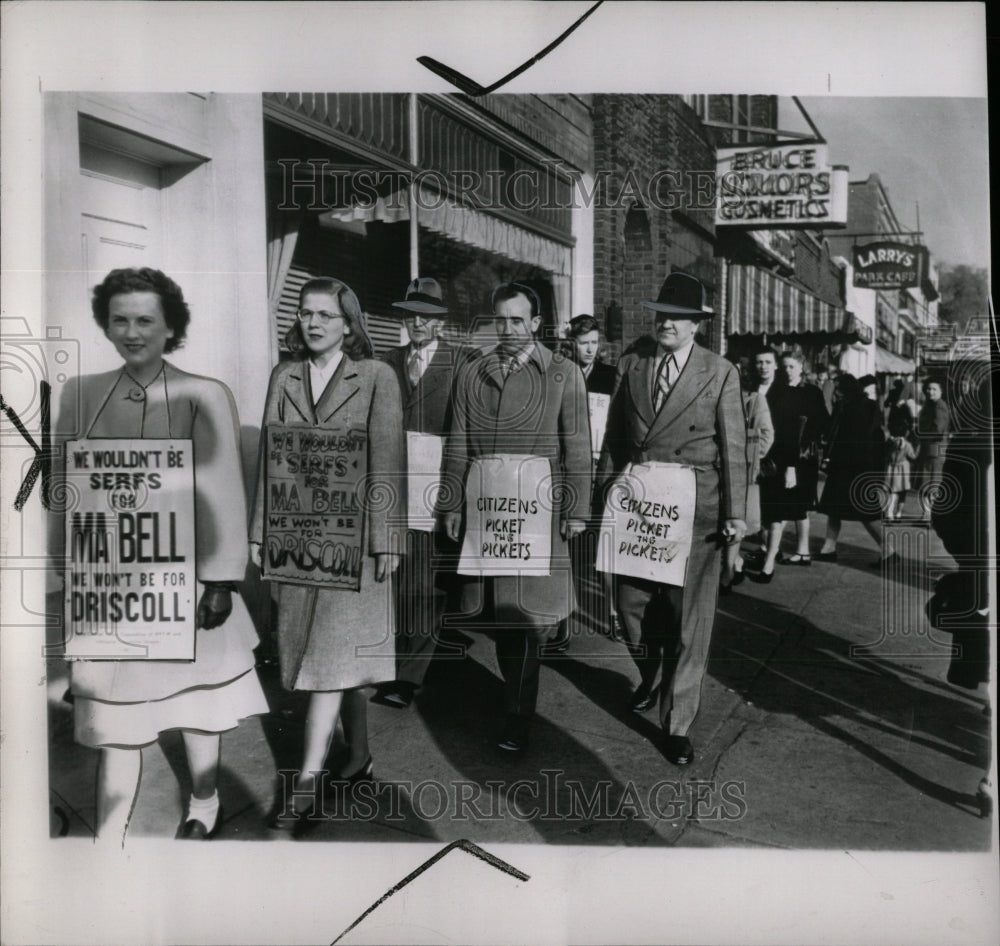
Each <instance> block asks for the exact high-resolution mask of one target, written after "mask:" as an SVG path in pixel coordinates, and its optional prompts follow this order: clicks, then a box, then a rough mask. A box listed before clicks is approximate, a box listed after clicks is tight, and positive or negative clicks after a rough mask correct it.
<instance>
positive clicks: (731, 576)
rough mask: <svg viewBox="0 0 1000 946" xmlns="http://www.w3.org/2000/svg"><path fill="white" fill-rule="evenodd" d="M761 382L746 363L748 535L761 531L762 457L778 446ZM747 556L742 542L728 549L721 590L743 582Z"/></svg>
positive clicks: (743, 378)
mask: <svg viewBox="0 0 1000 946" xmlns="http://www.w3.org/2000/svg"><path fill="white" fill-rule="evenodd" d="M758 383H759V379H758V378H757V377H756V375H755V372H753V371H752V370H751V369H750V367H749V366H748V365H746V364H743V365H741V366H740V385H741V391H740V393H741V396H742V398H743V413H744V416H745V417H746V424H747V511H746V524H747V535H753V534H754V533H757V532H759V531H760V528H761V518H760V484H759V483H758V482H757V480H758V478H759V477H760V461H761V457H764V456H766V455H767V452H768V451H769V450H770V449H771V444H772V443H774V425H773V424H772V422H771V410H770V408H769V407H768V406H767V398H766V397H765V396H764V395H763V394H761V393H759V392H758V390H757V385H758ZM743 578H744V574H743V555H742V553H741V551H740V546H739V544H738V543H733V544H732V545H727V546H726V555H725V564H724V566H723V570H722V584H721V590H722V591H723V593H725V592H727V591H728V590H729V589H730V588H732V587H733V586H734V585H738V584H740V583H741V582H742V581H743Z"/></svg>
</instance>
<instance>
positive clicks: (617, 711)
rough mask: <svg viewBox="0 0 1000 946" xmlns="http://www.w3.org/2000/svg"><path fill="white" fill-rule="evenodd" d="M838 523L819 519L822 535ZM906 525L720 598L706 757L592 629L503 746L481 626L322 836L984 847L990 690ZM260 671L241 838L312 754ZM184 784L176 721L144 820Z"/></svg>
mask: <svg viewBox="0 0 1000 946" xmlns="http://www.w3.org/2000/svg"><path fill="white" fill-rule="evenodd" d="M823 523H824V520H823V518H822V517H814V523H813V533H814V535H815V536H819V535H820V534H821V530H822V527H823ZM889 532H890V539H889V541H890V542H891V543H893V544H894V546H895V547H896V548H898V549H899V551H900V552H901V553H902V555H903V559H902V561H901V562H900V563H899V564H898V565H897V567H895V568H894V570H893V572H892V573H891V574H889V575H886V576H883V575H882V574H881V572H880V570H879V569H876V568H872V567H870V566H871V563H872V562H874V561H875V560H876V558H877V552H876V550H875V548H874V546H873V544H872V542H871V540H870V539H869V538H868V536H867V535H866V534H865V533H864V531H863V530H862V529H861V527H860V526H859V525H858V524H856V523H845V525H844V529H843V533H842V536H841V545H840V556H839V560H838V561H837V562H836V563H820V562H815V563H814V564H813V565H812V566H811V567H808V568H804V567H796V566H791V565H778V566H777V569H776V576H775V579H774V581H773V582H772V583H771V584H769V585H757V584H754V583H752V582H750V581H745V582H744V583H743V584H741V585H740V586H739V587H738V588H737V589H735V590H734V592H733V593H732V594H729V595H727V596H725V597H722V598H720V607H719V615H718V620H717V624H716V630H715V637H714V640H713V646H712V659H711V663H710V665H709V673H708V676H707V678H706V681H705V688H704V694H703V700H702V709H701V713H700V715H699V717H698V720H697V723H696V725H695V728H694V730H693V731H692V733H691V738H692V741H693V742H694V745H695V749H696V753H697V756H696V759H695V762H694V763H693V764H692V765H690V766H687V767H685V768H683V769H678V768H676V767H674V766H672V765H671V764H670V763H668V762H667V761H666V760H665V759H664V758H663V756H662V755H661V753H660V750H659V738H658V736H659V733H658V727H657V725H656V714H655V712H653V713H650V714H648V715H645V716H638V715H636V714H634V713H631V712H629V711H628V710H627V709H626V708H625V707H626V705H627V701H628V698H629V695H630V693H631V691H632V688H633V685H634V683H635V682H636V681H637V679H638V677H637V675H636V673H635V670H634V668H633V665H632V662H631V659H630V658H629V656H628V655H627V653H626V652H625V649H624V646H623V645H621V644H617V643H614V642H612V641H610V640H608V639H606V638H604V637H602V636H596V635H595V636H587V637H585V638H584V637H576V638H574V640H573V642H572V644H571V646H570V651H569V653H568V654H567V655H565V656H564V657H559V658H551V659H549V660H547V661H546V663H545V666H544V667H543V669H542V679H541V696H540V700H539V707H538V717H537V719H536V721H535V724H534V727H533V730H532V742H531V746H530V748H529V750H528V752H526V753H525V754H524V755H523V757H520V758H515V759H511V758H510V757H509V756H507V755H504V754H502V753H501V752H500V750H498V749H496V748H495V742H496V737H497V727H498V724H499V721H500V714H499V708H498V707H499V701H500V679H499V674H498V671H497V667H496V662H495V659H494V656H493V645H492V643H491V641H489V640H488V639H486V638H485V637H483V636H481V635H478V634H476V635H469V636H468V638H467V640H468V649H467V655H466V656H465V658H464V659H441V660H438V661H436V662H435V664H434V666H433V667H432V668H431V671H430V674H429V676H428V680H427V685H426V686H425V687H424V688H423V690H421V691H420V692H419V693H418V694H417V697H416V699H415V701H414V704H413V706H411V707H410V708H409V709H408V710H395V709H390V708H388V707H383V706H379V705H375V704H370V706H369V730H370V736H371V746H372V752H373V755H374V761H375V774H376V777H377V779H378V783H377V785H376V787H375V789H374V790H373V791H372V792H370V793H368V792H367V791H362V792H361V793H359V794H356V795H355V796H354V797H353V799H345V798H343V797H342V795H340V794H336V793H331V794H330V795H329V796H328V798H327V805H326V813H327V815H328V816H329V817H328V818H327V819H326V820H324V821H322V822H321V823H320V824H319V825H318V827H317V828H316V830H315V831H314V832H313V833H311V834H310V835H309V840H310V841H312V840H316V841H336V840H350V841H379V840H389V841H406V840H413V841H428V840H438V841H443V842H447V841H451V840H455V839H458V838H470V839H473V840H475V841H477V842H482V843H485V842H499V841H503V842H527V843H553V844H589V845H593V844H609V845H640V846H641V845H680V846H690V847H714V846H734V845H743V846H758V847H759V846H764V847H777V848H839V849H845V848H847V849H886V850H913V851H946V850H947V851H951V850H956V851H982V850H988V849H989V845H990V839H991V822H990V820H989V819H983V818H980V817H979V813H978V807H977V804H976V799H975V792H976V787H977V784H978V782H979V779H980V777H981V775H982V774H983V771H984V769H985V768H986V767H987V764H988V760H989V752H990V739H991V720H990V718H989V717H988V716H987V715H986V713H985V711H984V710H985V706H986V699H985V687H984V688H982V689H981V691H980V692H973V691H968V690H963V689H961V688H959V687H955V686H952V685H950V684H948V683H947V682H946V681H945V674H946V672H947V668H948V650H947V645H948V644H950V637H948V636H947V635H940V634H937V633H936V632H929V630H928V626H927V623H926V621H925V619H924V618H923V605H924V603H925V602H926V600H927V597H928V596H929V594H930V582H931V579H932V578H933V577H934V575H935V574H938V573H940V572H941V571H943V570H947V569H950V568H952V567H953V563H952V562H951V560H950V559H949V558H948V557H947V555H945V554H944V552H943V550H942V549H941V547H940V545H939V543H938V542H937V539H936V537H935V536H934V535H933V533H932V532H929V531H928V530H927V529H926V528H920V527H917V526H904V525H894V526H892V527H890V530H889ZM790 533H791V529H789V537H790ZM818 548H819V544H818V541H817V540H816V539H814V540H813V550H814V551H815V550H816V549H818ZM889 628H891V631H892V633H884V632H883V629H889ZM261 676H262V680H263V681H264V684H265V689H266V691H267V694H268V699H269V702H270V706H271V712H270V714H269V715H268V716H266V717H263V718H260V719H253V720H249V721H247V722H245V723H244V724H243V725H242V726H241V727H240V728H239V729H237V730H235V731H233V732H230V733H227V734H225V735H224V736H223V755H222V764H223V770H222V775H221V780H220V792H221V796H222V802H223V805H224V809H225V822H224V825H223V829H222V831H221V833H220V835H219V837H220V838H223V839H227V840H237V839H246V840H265V839H271V838H274V837H276V835H275V834H274V833H273V832H270V831H268V830H267V828H266V827H265V825H264V821H265V817H266V814H267V812H268V810H269V809H270V807H271V805H272V803H273V800H274V798H275V790H276V784H277V776H276V772H277V770H278V769H281V768H287V769H291V768H294V767H295V766H296V765H297V764H298V760H299V751H300V746H301V731H302V725H303V714H304V707H305V700H304V698H303V697H302V695H300V694H289V693H286V692H284V691H283V690H282V689H281V687H280V683H279V682H278V679H277V674H276V672H275V671H274V670H273V669H272V670H262V672H261ZM65 689H66V673H65V667H64V666H63V665H62V663H61V662H59V661H53V662H52V663H51V665H50V678H49V705H50V712H49V721H50V773H51V775H50V798H51V803H52V813H53V817H52V825H53V828H52V830H53V834H55V835H60V834H69V835H71V836H85V835H87V834H89V833H90V831H91V826H92V824H93V815H94V773H95V766H96V761H97V753H96V752H94V751H92V750H88V749H84V748H82V747H80V746H77V745H76V744H75V743H74V742H73V739H72V707H71V706H70V705H68V704H67V703H65V702H64V701H63V699H62V697H63V694H64V692H65ZM342 750H343V747H342V746H339V745H338V746H335V747H334V750H333V752H332V753H331V758H330V765H331V768H335V767H336V766H337V764H338V757H340V758H342ZM187 790H188V786H187V776H186V766H185V763H184V757H183V751H182V749H181V745H180V737H179V735H178V734H176V733H171V734H166V735H164V736H163V737H161V739H160V742H159V744H158V745H156V746H153V747H151V748H150V749H147V750H144V760H143V781H142V788H141V791H140V796H139V801H138V804H137V808H136V811H135V814H134V817H133V821H132V827H131V829H130V833H131V834H132V835H134V836H158V837H171V836H172V835H173V833H174V831H175V830H176V828H177V825H178V823H179V821H180V818H181V814H182V808H181V804H182V802H181V799H182V797H184V796H185V795H186V792H187Z"/></svg>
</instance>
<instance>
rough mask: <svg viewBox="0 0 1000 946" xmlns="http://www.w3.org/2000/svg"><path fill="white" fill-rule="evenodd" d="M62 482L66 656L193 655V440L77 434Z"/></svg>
mask: <svg viewBox="0 0 1000 946" xmlns="http://www.w3.org/2000/svg"><path fill="white" fill-rule="evenodd" d="M65 490H66V497H67V506H68V508H67V512H66V592H65V615H66V628H67V634H66V640H65V655H66V657H68V658H71V659H82V658H86V659H90V660H122V659H127V660H193V659H194V656H195V652H194V649H195V625H196V619H197V607H198V586H197V581H196V575H195V566H196V562H195V517H194V457H193V452H192V444H191V441H190V440H152V439H148V440H147V439H135V440H117V439H96V438H88V439H85V440H71V441H69V442H68V443H67V444H66V481H65Z"/></svg>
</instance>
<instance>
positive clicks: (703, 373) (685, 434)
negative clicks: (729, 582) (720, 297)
mask: <svg viewBox="0 0 1000 946" xmlns="http://www.w3.org/2000/svg"><path fill="white" fill-rule="evenodd" d="M704 300H705V293H704V287H703V286H702V284H701V282H700V281H699V280H697V279H696V278H695V277H694V276H689V275H688V274H686V273H679V272H677V273H671V274H670V275H669V276H668V277H667V278H666V280H665V281H664V283H663V287H662V288H661V290H660V294H659V297H658V298H657V300H656V301H655V302H643V303H642V304H643V306H644V307H646V308H648V309H652V310H653V311H654V312H655V313H656V321H655V326H654V334H655V339H653V338H649V337H648V336H647V337H645V338H642V339H640V340H639V341H638V342H637V343H636V344H635V345H634V346H633V349H632V350H631V351H629V352H626V354H625V355H623V356H622V359H621V361H620V362H619V363H618V377H617V380H616V386H615V394H614V396H613V398H612V402H611V408H610V412H609V416H608V427H607V434H606V437H605V442H604V451H603V454H602V457H601V462H600V468H599V477H600V479H601V482H602V483H603V484H604V485H605V486H607V485H609V484H610V482H611V481H612V480H613V477H614V476H615V475H616V474H618V473H620V472H621V471H622V470H623V469H624V468H625V466H626V465H627V464H629V463H649V462H662V463H680V464H683V465H686V466H690V467H692V468H693V469H694V471H695V483H696V490H697V492H696V499H695V509H694V538H693V542H692V546H691V552H690V556H689V558H688V563H687V573H686V577H685V581H684V586H683V587H679V586H675V585H667V584H662V583H658V582H654V581H648V580H644V579H639V578H631V577H626V576H618V577H617V579H616V586H617V605H618V611H619V615H620V617H621V620H622V624H623V625H624V628H625V633H626V636H627V637H628V641H629V648H630V650H631V652H632V655H633V659H634V660H635V662H636V665H637V667H638V670H639V676H640V683H639V686H638V688H637V689H636V691H635V693H634V695H633V698H632V702H631V709H632V710H633V711H634V712H640V713H641V712H645V711H646V710H648V709H650V708H652V706H653V705H654V703H655V701H656V692H657V676H659V677H660V681H659V704H660V723H661V725H662V727H663V731H664V755H665V756H666V757H667V759H668V760H669V761H670V762H672V763H674V764H675V765H686V764H688V763H689V762H691V761H692V760H693V758H694V747H693V746H692V745H691V740H690V739H689V738H688V731H689V729H690V728H691V725H692V723H693V722H694V719H695V716H696V715H697V713H698V706H699V702H700V700H701V685H702V680H703V678H704V676H705V669H706V666H707V663H708V650H709V643H710V641H711V637H712V626H713V624H714V621H715V607H716V598H717V594H718V587H719V573H720V568H721V559H722V546H723V544H726V543H734V542H735V543H739V542H740V541H741V540H742V538H743V534H744V533H745V532H746V523H745V522H744V521H743V520H744V517H745V514H746V512H745V505H746V422H745V419H744V416H743V404H742V400H741V398H740V384H739V374H738V372H737V370H736V368H735V366H734V365H732V364H730V363H729V362H728V361H726V360H725V359H724V358H721V357H719V356H718V355H715V354H713V353H712V352H710V351H708V350H706V349H705V348H702V347H701V346H699V345H697V344H696V343H695V341H694V338H695V334H696V332H697V330H698V326H699V324H700V322H701V320H702V319H706V318H711V316H712V314H713V313H712V311H711V310H710V309H708V308H706V306H705V301H704Z"/></svg>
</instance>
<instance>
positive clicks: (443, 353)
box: [407, 341, 453, 406]
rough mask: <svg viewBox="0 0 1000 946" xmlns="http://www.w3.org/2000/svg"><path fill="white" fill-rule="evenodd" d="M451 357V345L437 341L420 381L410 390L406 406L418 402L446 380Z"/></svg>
mask: <svg viewBox="0 0 1000 946" xmlns="http://www.w3.org/2000/svg"><path fill="white" fill-rule="evenodd" d="M452 358H453V355H452V353H451V347H450V346H448V345H445V343H444V342H442V341H439V342H438V347H437V351H435V352H434V357H433V358H432V359H431V363H430V364H429V365H428V366H427V368H426V370H425V371H424V373H423V375H421V377H420V382H419V383H418V384H417V386H416V387H415V388H414V389H413V390H412V391H411V392H410V400H409V404H408V405H407V406H410V405H415V404H417V403H419V402H420V401H421V400H423V399H424V398H425V397H428V396H429V395H430V394H431V393H432V392H434V391H436V390H437V389H438V388H439V387H441V385H442V384H445V383H446V382H447V381H448V378H449V369H450V368H451V366H452Z"/></svg>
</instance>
